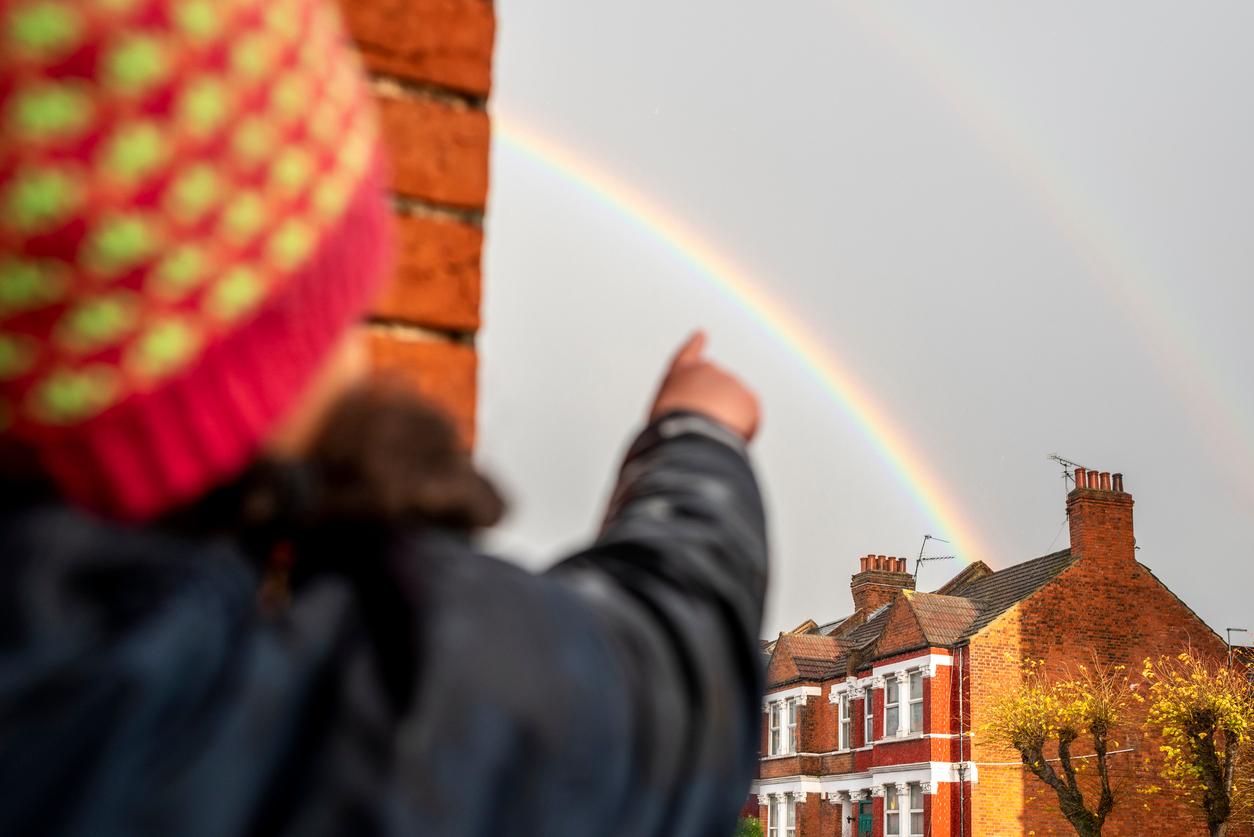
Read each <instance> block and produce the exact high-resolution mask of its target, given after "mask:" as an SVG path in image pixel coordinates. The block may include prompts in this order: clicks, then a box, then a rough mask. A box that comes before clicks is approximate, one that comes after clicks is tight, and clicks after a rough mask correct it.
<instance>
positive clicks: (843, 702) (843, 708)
mask: <svg viewBox="0 0 1254 837" xmlns="http://www.w3.org/2000/svg"><path fill="white" fill-rule="evenodd" d="M838 732H839V736H838V741H837V744H836V749H837V750H848V749H849V748H850V747H852V746H853V721H852V720H851V719H850V717H849V693H848V692H845V693H844V694H843V695H841V696H840V727H839V729H838Z"/></svg>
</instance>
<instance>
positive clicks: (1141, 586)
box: [753, 474, 1254, 837]
mask: <svg viewBox="0 0 1254 837" xmlns="http://www.w3.org/2000/svg"><path fill="white" fill-rule="evenodd" d="M1078 476H1079V477H1081V478H1083V475H1078ZM1094 476H1098V475H1094ZM1111 476H1112V475H1109V474H1101V475H1100V478H1101V481H1100V483H1094V484H1093V485H1091V486H1090V485H1088V484H1087V483H1084V482H1082V483H1081V488H1079V489H1077V490H1076V491H1073V492H1072V493H1071V494H1070V495H1069V497H1068V515H1069V519H1070V522H1071V548H1070V549H1068V550H1064V551H1062V552H1058V553H1054V554H1052V555H1048V556H1042V557H1041V558H1038V559H1034V560H1032V561H1028V562H1024V563H1023V564H1019V565H1014V566H1012V567H1008V568H1006V569H1005V570H1001V571H998V572H996V573H994V572H992V571H991V570H989V569H988V568H987V567H986V566H982V565H981V566H976V565H973V566H972V567H970V568H968V569H966V570H964V571H963V572H962V573H959V575H958V576H957V577H955V580H954V581H951V582H950V583H949V584H946V585H945V586H944V587H942V589H941V590H940V591H938V592H937V593H935V594H928V593H915V592H913V591H911V590H910V589H909V586H908V585H906V584H902V585H901V586H900V588H899V592H898V593H897V594H896V596H895V597H894V598H893V600H892V601H891V603H890V604H889V606H888V607H887V608H884V609H876V610H875V611H874V612H868V613H866V614H863V618H862V619H859V621H858V622H857V623H856V625H857V627H855V628H853V629H850V630H845V629H844V628H843V627H842V626H841V625H840V624H837V623H831V624H829V625H826V626H822V627H820V626H818V625H817V624H815V623H814V622H813V621H808V622H807V623H805V624H803V625H802V626H800V627H799V628H798V629H797V630H796V631H794V632H790V633H789V634H787V635H781V636H780V638H779V640H777V641H776V642H775V643H774V644H773V645H771V646H769V650H770V653H771V660H770V665H769V666H768V677H767V682H768V695H767V700H768V701H769V700H771V698H772V695H773V694H775V695H786V694H788V691H789V690H790V689H792V690H795V689H796V688H797V685H796V684H797V682H798V679H797V676H796V672H797V671H799V670H801V668H802V666H803V665H804V667H806V668H807V669H815V666H816V665H817V664H818V662H821V661H816V657H818V656H819V655H820V653H821V652H822V651H823V649H824V647H825V644H826V647H828V648H829V649H830V652H829V653H830V654H831V657H830V665H828V667H827V669H825V671H826V672H827V673H826V674H824V675H823V678H822V679H820V680H814V679H807V680H806V681H805V682H806V685H807V686H808V687H809V688H811V689H813V688H814V686H815V685H817V686H819V687H820V688H821V698H820V699H816V698H815V697H810V698H809V700H808V703H807V705H806V707H805V708H804V711H805V712H807V713H809V715H808V721H807V720H806V719H805V718H804V716H803V720H802V722H801V724H800V726H799V729H800V734H801V740H800V742H799V747H798V749H799V750H800V751H801V753H803V754H805V753H820V752H821V753H822V755H821V756H820V757H815V756H809V755H800V756H797V757H795V758H787V759H778V760H772V759H769V758H764V759H763V760H762V762H761V768H760V771H759V779H758V781H757V782H756V783H755V785H754V790H753V792H754V793H756V794H757V795H758V798H757V801H758V802H759V803H762V802H764V801H769V802H771V803H778V802H780V801H781V800H783V801H785V802H786V801H787V800H790V799H795V800H797V802H798V805H797V824H798V830H797V835H798V837H834V835H840V834H842V833H844V828H843V826H844V823H843V822H842V819H843V816H844V815H845V812H846V810H847V808H846V806H851V805H853V804H854V800H860V801H864V802H869V804H870V807H871V810H872V828H873V831H872V833H873V835H874V837H882V835H883V834H884V830H885V829H884V825H885V794H886V793H892V794H893V795H896V794H898V793H901V792H902V789H903V788H904V789H907V790H920V791H921V793H922V796H923V806H924V809H923V810H924V822H925V828H924V834H925V835H927V837H951V836H952V837H957V836H958V835H970V836H971V837H1011V835H1013V836H1014V837H1018V835H1029V834H1030V835H1036V837H1048V835H1056V837H1064V835H1072V834H1074V833H1075V832H1074V829H1073V828H1072V827H1071V825H1070V824H1069V823H1067V822H1066V820H1065V819H1064V818H1063V817H1062V815H1061V813H1060V812H1059V811H1058V803H1057V798H1056V796H1055V794H1054V792H1053V791H1052V790H1051V789H1050V788H1049V787H1048V786H1046V785H1045V784H1044V783H1043V782H1041V781H1040V780H1039V779H1037V778H1036V777H1035V776H1034V775H1033V774H1032V773H1031V772H1029V771H1028V770H1027V769H1026V768H1025V767H1024V766H1023V764H1022V763H1021V761H1020V759H1019V756H1018V754H1017V753H1015V752H1014V751H1013V750H1009V749H1007V748H1004V747H1000V746H995V745H993V744H992V743H991V742H989V741H987V740H985V738H984V735H983V731H982V728H983V727H984V726H985V725H986V723H987V720H988V716H989V708H990V707H991V705H992V704H993V703H994V702H995V701H996V700H998V699H999V698H1000V697H1001V696H1003V695H1005V694H1006V693H1007V692H1008V691H1010V690H1012V689H1013V688H1014V687H1016V686H1017V685H1018V684H1019V682H1020V679H1021V676H1022V666H1023V663H1024V661H1025V660H1040V661H1044V663H1045V667H1046V669H1047V671H1049V672H1050V673H1052V674H1059V673H1062V672H1065V671H1066V670H1068V669H1074V668H1075V667H1077V666H1079V665H1086V664H1092V663H1093V662H1094V661H1097V662H1100V663H1103V664H1106V665H1111V664H1120V665H1124V666H1126V667H1127V668H1128V669H1129V672H1130V674H1131V676H1132V678H1131V679H1132V680H1133V681H1134V682H1135V681H1137V680H1139V673H1140V668H1141V663H1142V661H1143V660H1145V659H1146V658H1152V657H1158V656H1161V655H1167V654H1172V655H1174V654H1176V653H1179V652H1180V651H1181V650H1182V649H1184V648H1186V647H1191V648H1192V650H1193V651H1194V652H1195V653H1201V654H1203V655H1208V656H1210V657H1212V658H1214V659H1216V660H1219V659H1222V658H1223V657H1224V656H1225V654H1226V647H1225V645H1224V642H1223V640H1222V639H1221V638H1220V637H1218V636H1216V635H1215V633H1214V632H1213V631H1212V630H1211V629H1210V628H1209V627H1207V625H1206V624H1205V623H1204V622H1202V621H1201V619H1199V618H1198V617H1197V615H1196V614H1195V613H1194V612H1193V611H1192V610H1190V609H1189V608H1188V606H1187V605H1185V603H1184V602H1182V601H1180V599H1178V598H1177V597H1176V596H1175V595H1174V594H1173V593H1172V592H1171V591H1170V590H1169V589H1167V588H1166V587H1165V586H1164V585H1163V584H1162V583H1161V582H1160V581H1158V579H1157V578H1155V577H1154V575H1153V573H1152V572H1151V571H1150V570H1149V569H1148V568H1147V567H1145V566H1143V565H1142V564H1140V563H1139V562H1138V561H1137V560H1136V548H1135V539H1134V535H1133V528H1132V526H1133V521H1132V506H1133V503H1132V497H1131V495H1129V494H1126V493H1125V492H1124V491H1123V490H1122V480H1121V478H1120V477H1119V475H1113V476H1114V480H1113V482H1112V481H1110V478H1111ZM876 559H877V556H867V557H866V558H864V559H862V560H863V565H862V567H861V572H860V573H858V574H856V575H854V576H853V579H852V583H853V585H857V584H858V582H859V581H864V579H865V578H866V577H867V575H868V574H869V573H876V574H882V573H883V572H884V567H885V566H888V565H883V566H875V565H874V563H875V561H876ZM879 560H880V563H881V564H882V562H883V560H884V559H879ZM887 560H893V559H887ZM893 569H896V568H895V567H893ZM851 586H852V585H851ZM862 588H863V589H862V592H864V593H865V591H866V585H865V583H864V584H863V585H862ZM851 592H852V591H851ZM975 601H987V602H990V604H988V605H987V606H979V607H977V606H975V605H973V604H971V602H975ZM872 603H873V604H875V605H876V606H877V608H878V605H879V602H878V600H877V599H873V600H872ZM981 607H983V608H984V609H981ZM955 620H957V621H955ZM841 637H847V638H848V641H849V643H853V644H842V640H841ZM938 638H939V639H940V641H939V642H937V641H935V640H936V639H938ZM1252 656H1254V655H1252ZM815 670H817V669H815ZM790 672H792V673H791V674H790ZM914 673H920V674H921V677H922V681H921V683H922V711H923V717H924V727H923V733H924V734H922V735H919V734H916V733H910V732H909V731H908V730H907V731H905V732H904V733H903V735H902V737H899V738H894V736H893V735H892V733H887V734H886V732H885V730H884V719H885V686H886V683H887V682H888V681H889V679H891V678H898V683H899V684H902V685H899V687H898V688H899V689H904V681H903V680H901V679H900V678H902V677H906V676H908V675H911V676H912V675H913V674H914ZM841 695H846V696H848V697H849V698H850V702H851V708H852V712H851V717H852V719H853V741H852V745H853V749H852V751H851V752H839V753H833V752H831V750H832V749H834V748H835V745H836V743H837V740H836V727H837V724H838V712H839V708H838V703H837V701H838V700H839V698H840V696H841ZM866 700H870V701H871V705H872V707H873V718H874V732H875V743H874V746H873V747H871V748H869V749H868V748H866V747H865V743H866V742H865V741H864V740H863V734H862V729H863V717H864V715H863V712H864V706H865V701H866ZM822 707H826V708H822ZM900 712H902V713H904V712H905V706H904V705H903V706H902V707H901V709H900ZM1144 713H1145V707H1144V706H1143V705H1142V704H1138V703H1135V702H1133V703H1132V704H1131V717H1130V718H1129V721H1128V722H1127V724H1126V725H1125V727H1124V728H1123V729H1122V731H1121V733H1120V734H1118V735H1116V736H1115V737H1114V740H1113V741H1114V742H1117V743H1113V742H1112V747H1111V750H1112V764H1111V772H1112V776H1113V778H1114V785H1115V789H1116V792H1117V793H1118V794H1120V799H1119V800H1118V802H1117V805H1116V808H1115V811H1114V813H1113V814H1112V815H1111V816H1110V817H1109V818H1108V819H1107V822H1106V827H1105V829H1104V833H1105V834H1107V835H1119V836H1120V837H1122V836H1123V835H1129V836H1131V835H1135V836H1136V837H1141V835H1158V834H1170V835H1204V834H1206V833H1207V829H1206V826H1205V822H1204V818H1203V816H1202V814H1201V812H1200V810H1199V809H1198V808H1196V807H1195V806H1191V805H1188V804H1187V803H1182V802H1178V801H1176V800H1175V799H1174V797H1173V795H1172V794H1171V793H1170V792H1169V791H1163V792H1160V793H1146V792H1145V790H1146V789H1147V787H1148V786H1151V785H1161V784H1163V783H1162V781H1161V780H1160V779H1159V778H1158V766H1159V760H1160V753H1159V750H1158V748H1159V745H1160V742H1159V741H1157V740H1154V739H1153V738H1152V737H1151V736H1149V735H1148V734H1147V733H1146V732H1145V731H1144V729H1143V721H1144ZM815 721H817V722H819V726H818V728H816V727H815V726H814V722H815ZM820 746H821V747H822V748H823V749H822V750H821V751H820V750H819V749H818V748H819V747H820ZM1073 752H1074V753H1075V755H1076V756H1077V757H1081V756H1087V755H1090V754H1091V748H1088V747H1085V746H1084V744H1083V740H1081V741H1079V742H1077V744H1076V745H1075V746H1073ZM1053 755H1056V754H1054V753H1047V756H1053ZM1077 761H1079V762H1081V763H1083V762H1084V761H1086V760H1083V759H1077ZM1094 772H1095V771H1093V769H1092V768H1091V767H1090V768H1088V775H1089V776H1092V774H1093V773H1094ZM1094 783H1095V782H1094ZM868 797H869V799H868ZM757 809H758V812H759V814H760V815H762V816H763V817H765V816H767V815H768V814H769V813H770V811H769V809H768V806H767V805H765V804H759V805H758V806H757ZM902 816H903V818H904V817H905V816H906V812H905V811H904V810H903V811H902ZM1228 834H1229V835H1230V837H1252V829H1251V824H1250V821H1249V817H1248V816H1245V817H1244V818H1243V819H1242V820H1240V821H1237V820H1234V821H1232V822H1230V824H1229V831H1228ZM781 837H782V832H781Z"/></svg>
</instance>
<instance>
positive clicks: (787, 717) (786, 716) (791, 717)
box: [766, 698, 797, 756]
mask: <svg viewBox="0 0 1254 837" xmlns="http://www.w3.org/2000/svg"><path fill="white" fill-rule="evenodd" d="M767 726H768V730H769V732H768V735H767V741H766V745H767V746H766V749H767V755H768V756H785V755H788V754H789V753H795V752H797V699H796V698H790V699H789V700H774V701H771V703H770V712H769V721H768V723H767Z"/></svg>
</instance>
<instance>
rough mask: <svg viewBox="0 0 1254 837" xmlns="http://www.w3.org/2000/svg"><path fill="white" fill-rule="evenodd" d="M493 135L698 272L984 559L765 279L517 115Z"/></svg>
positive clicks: (498, 123) (961, 521)
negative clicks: (850, 420) (783, 353)
mask: <svg viewBox="0 0 1254 837" xmlns="http://www.w3.org/2000/svg"><path fill="white" fill-rule="evenodd" d="M493 135H494V140H495V141H496V142H498V143H500V144H501V145H502V146H503V147H505V148H508V149H510V150H512V151H515V152H517V153H519V154H521V155H523V156H525V157H527V158H529V159H531V160H533V161H535V162H537V163H539V164H540V165H541V166H543V167H544V168H546V169H548V170H549V171H551V172H553V173H555V174H557V175H559V176H561V177H562V178H563V179H564V180H566V181H567V182H569V183H570V184H572V185H574V186H576V187H578V188H579V189H580V190H582V191H583V192H585V193H586V194H588V195H590V196H591V197H593V198H595V199H596V200H597V201H598V202H599V203H601V204H602V205H604V206H606V207H608V208H609V209H611V210H613V211H614V212H615V213H617V214H618V215H620V216H621V217H623V218H624V219H626V220H627V221H629V222H631V223H632V224H634V225H635V226H637V227H638V228H639V229H641V230H643V231H645V232H646V233H648V234H649V235H650V236H651V237H653V238H654V239H656V240H657V241H659V242H660V243H662V244H663V245H664V246H665V247H666V248H667V249H668V250H669V251H670V253H671V254H673V255H674V256H675V257H676V258H677V259H679V260H680V261H681V262H683V263H685V264H687V265H688V266H689V267H691V268H692V269H693V271H694V273H695V274H696V275H698V276H699V277H701V278H702V279H704V280H705V281H706V282H708V283H709V284H710V285H711V286H712V287H714V288H715V289H716V290H718V291H719V292H721V293H723V294H724V295H725V296H726V297H728V298H729V299H731V300H732V301H733V302H734V303H735V304H736V305H737V306H738V307H739V308H740V309H741V310H742V311H743V312H744V313H745V315H747V316H748V317H749V319H751V320H752V321H754V322H756V323H757V324H758V325H759V326H760V327H761V328H762V329H763V331H765V332H766V333H767V334H769V335H770V336H771V337H772V338H773V339H774V340H775V342H776V343H778V344H779V345H780V346H781V347H782V348H783V349H784V350H785V351H787V352H788V353H789V354H790V355H791V356H792V357H793V358H794V359H795V360H796V361H797V362H798V363H799V365H800V366H801V367H802V368H803V369H804V370H805V371H806V372H807V373H809V375H811V376H812V377H813V378H814V379H815V381H817V382H818V383H819V385H820V386H821V387H822V389H823V391H824V392H825V393H826V394H827V396H828V397H829V398H830V399H831V400H832V402H834V403H835V404H836V405H837V406H838V407H840V408H841V409H842V410H844V411H845V412H846V413H848V414H849V415H850V416H851V417H852V418H853V419H854V420H855V421H856V423H857V424H858V426H859V427H860V429H861V430H862V432H863V433H864V434H865V435H866V436H867V438H868V439H870V440H871V442H872V443H873V444H874V445H875V447H876V449H877V450H878V451H879V453H880V454H881V455H882V456H883V458H884V459H885V460H886V461H887V462H888V463H889V465H890V466H891V468H892V469H893V471H894V472H895V473H896V474H897V476H898V477H899V479H900V480H901V482H902V484H903V485H905V486H906V488H907V489H908V490H909V492H910V494H911V495H912V496H913V497H914V499H915V501H916V503H917V504H918V506H919V508H920V510H921V511H922V512H923V513H924V514H926V515H927V516H928V518H929V525H930V526H935V527H937V528H938V531H940V532H942V533H944V536H945V537H946V538H947V539H948V540H949V541H950V542H951V543H953V544H954V545H955V550H956V552H957V554H958V555H960V556H962V560H964V561H966V562H968V563H970V562H971V561H974V560H977V559H981V558H983V559H987V558H988V556H989V552H988V551H987V549H986V548H985V545H984V543H983V541H982V539H981V538H980V537H979V535H978V533H977V530H976V527H975V526H974V525H973V524H972V523H971V521H970V520H969V518H968V517H967V515H966V514H964V513H963V511H962V510H961V509H960V508H959V507H958V506H957V504H956V503H955V502H954V500H953V499H952V497H953V492H950V491H947V490H946V489H945V486H944V485H943V484H942V483H941V481H940V480H939V479H937V477H936V476H935V470H934V469H933V468H932V466H931V465H930V464H929V463H928V462H927V460H926V458H925V457H924V456H923V455H922V454H921V453H920V452H919V451H918V449H917V448H916V447H915V446H914V445H912V444H911V443H910V440H909V439H908V437H907V436H906V435H905V433H904V432H903V431H902V429H901V428H900V427H899V426H898V425H897V423H896V422H895V421H894V420H893V419H892V417H891V416H890V415H889V414H888V412H887V411H886V410H885V409H884V408H883V407H882V406H880V405H879V404H878V403H877V402H876V400H875V398H874V396H873V395H872V393H871V391H870V390H869V389H868V388H867V387H866V386H865V385H863V384H862V383H861V382H859V381H858V379H857V377H856V376H855V375H854V374H853V372H852V371H850V369H849V367H848V365H847V364H845V363H843V362H842V361H841V360H840V359H839V358H838V357H837V356H836V355H835V354H834V353H832V352H831V351H830V350H829V349H828V348H827V347H826V346H824V344H823V343H822V341H820V340H818V339H816V338H815V337H814V335H813V334H812V333H810V331H809V329H808V328H807V327H806V325H805V324H804V323H803V322H802V321H801V320H800V319H799V318H797V317H796V316H795V315H793V314H792V313H791V312H789V311H788V310H787V309H786V308H785V306H784V305H783V304H782V303H781V302H779V300H777V299H775V298H774V297H772V296H771V295H770V294H768V293H767V292H766V290H764V288H765V287H766V285H765V283H763V282H762V281H760V280H759V279H757V278H755V277H754V276H752V275H750V274H749V273H748V272H747V271H745V270H743V269H742V268H740V267H738V266H737V265H736V264H735V263H734V262H733V260H732V259H731V257H730V256H728V255H727V254H726V253H724V252H722V251H721V250H720V249H719V248H718V247H716V246H715V245H714V244H712V243H711V242H710V241H708V240H707V239H706V238H704V237H703V236H701V235H700V233H698V232H697V231H696V230H695V229H694V228H692V227H691V226H690V225H689V224H687V223H686V222H685V221H684V220H683V219H682V218H680V217H678V216H676V215H675V214H674V213H672V212H669V211H667V210H666V209H665V208H664V207H662V206H660V205H659V204H658V203H657V202H655V201H653V200H651V199H649V198H648V197H646V196H645V195H643V194H642V193H640V192H638V191H637V190H635V189H633V188H632V187H631V186H629V185H627V184H626V183H624V182H623V181H622V180H619V179H618V178H616V177H614V176H613V175H612V174H610V173H609V172H608V171H606V170H605V169H604V168H602V167H600V166H597V165H595V164H594V163H592V162H591V161H589V160H588V159H586V158H584V157H582V156H580V155H579V154H578V153H576V152H575V151H573V150H571V149H570V148H568V147H566V146H564V145H562V144H561V143H559V142H558V141H556V140H554V139H552V138H551V137H548V136H544V135H542V134H541V133H540V132H538V131H536V130H535V129H534V128H532V127H530V126H528V125H527V124H525V123H524V122H521V121H519V120H518V119H516V118H514V117H512V116H508V115H503V114H501V113H499V112H498V113H497V114H496V115H495V116H494V121H493Z"/></svg>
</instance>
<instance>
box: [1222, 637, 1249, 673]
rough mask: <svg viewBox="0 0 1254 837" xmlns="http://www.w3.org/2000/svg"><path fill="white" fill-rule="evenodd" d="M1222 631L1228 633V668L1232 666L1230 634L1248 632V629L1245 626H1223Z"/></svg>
mask: <svg viewBox="0 0 1254 837" xmlns="http://www.w3.org/2000/svg"><path fill="white" fill-rule="evenodd" d="M1224 632H1225V633H1227V635H1228V668H1232V635H1233V634H1248V633H1249V630H1248V629H1246V628H1224Z"/></svg>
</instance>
